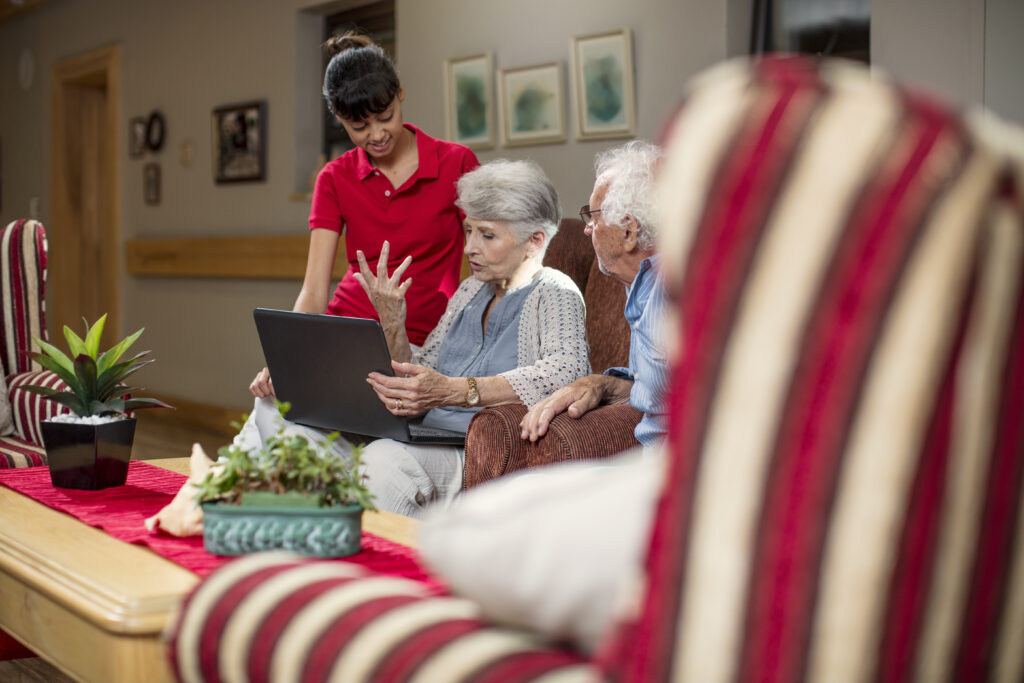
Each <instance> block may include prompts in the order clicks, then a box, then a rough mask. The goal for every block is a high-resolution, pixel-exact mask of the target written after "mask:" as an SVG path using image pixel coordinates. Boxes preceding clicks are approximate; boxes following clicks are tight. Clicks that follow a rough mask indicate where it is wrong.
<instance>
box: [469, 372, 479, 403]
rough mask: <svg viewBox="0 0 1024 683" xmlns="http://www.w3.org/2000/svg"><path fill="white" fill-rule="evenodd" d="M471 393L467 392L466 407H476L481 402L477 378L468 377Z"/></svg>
mask: <svg viewBox="0 0 1024 683" xmlns="http://www.w3.org/2000/svg"><path fill="white" fill-rule="evenodd" d="M466 381H467V382H469V391H467V392H466V405H469V406H475V405H476V404H477V403H479V402H480V392H479V391H477V390H476V377H467V378H466Z"/></svg>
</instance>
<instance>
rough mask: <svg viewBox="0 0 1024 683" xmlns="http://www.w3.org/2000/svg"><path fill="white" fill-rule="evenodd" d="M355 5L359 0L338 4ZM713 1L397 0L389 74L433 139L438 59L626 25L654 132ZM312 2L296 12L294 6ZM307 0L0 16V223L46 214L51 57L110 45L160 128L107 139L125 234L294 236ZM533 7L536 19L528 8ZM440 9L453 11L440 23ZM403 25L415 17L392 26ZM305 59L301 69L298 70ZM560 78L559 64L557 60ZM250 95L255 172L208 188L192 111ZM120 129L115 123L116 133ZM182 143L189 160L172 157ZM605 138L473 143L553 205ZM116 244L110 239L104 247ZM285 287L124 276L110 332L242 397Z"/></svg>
mask: <svg viewBox="0 0 1024 683" xmlns="http://www.w3.org/2000/svg"><path fill="white" fill-rule="evenodd" d="M345 4H348V5H353V4H359V0H353V1H351V2H347V3H337V2H335V3H332V7H338V6H339V5H345ZM719 4H720V3H719V2H718V0H684V1H679V0H641V1H639V2H635V3H629V4H626V3H621V2H617V1H615V0H564V1H562V2H559V3H551V2H542V1H540V0H517V1H516V2H511V1H508V0H398V2H397V3H396V8H397V9H396V14H397V20H398V26H399V28H398V46H397V51H398V55H399V61H400V71H401V77H402V80H403V84H404V86H405V89H406V103H407V104H406V109H405V112H406V117H407V118H408V119H409V120H410V121H413V122H415V123H416V124H418V125H420V126H421V127H422V128H424V129H425V130H426V131H427V132H429V133H431V134H434V135H438V136H443V135H444V118H443V109H442V96H441V91H442V83H443V81H442V73H443V72H442V63H443V60H444V59H445V58H447V57H450V56H455V55H460V54H468V53H473V52H478V51H482V50H490V51H492V52H493V53H494V54H495V58H496V65H497V66H498V67H502V66H520V65H526V64H532V63H537V62H545V61H553V60H560V61H562V62H567V60H568V52H569V36H571V35H575V34H583V33H589V32H595V31H602V30H607V29H613V28H618V27H621V26H629V27H630V28H632V30H633V32H634V39H635V45H636V66H637V70H638V78H637V96H638V133H639V134H640V135H641V136H644V137H652V136H655V135H656V134H657V130H658V125H659V123H660V121H661V120H662V118H663V117H664V116H665V114H666V113H667V112H668V111H669V110H670V109H671V108H672V106H673V104H674V103H675V101H676V100H677V99H678V96H679V93H680V88H681V84H682V82H683V81H684V79H685V78H686V77H687V76H689V75H691V74H693V73H695V72H696V71H698V70H700V69H701V68H703V67H705V66H707V65H709V64H711V63H713V62H715V61H717V60H719V59H721V58H723V57H724V56H725V54H726V49H725V41H726V36H725V13H724V9H720V8H719ZM306 8H311V9H310V12H308V13H307V12H302V11H300V10H304V9H306ZM315 12H316V3H315V2H311V1H310V0H291V1H288V2H284V1H281V0H218V1H217V2H208V1H205V0H180V1H179V2H175V3H150V2H137V1H136V0H53V1H52V2H50V3H49V4H47V5H45V6H44V7H43V8H41V9H39V10H36V11H34V12H31V13H29V14H27V15H24V16H22V17H19V18H17V19H15V20H12V21H10V22H7V23H4V24H0V64H2V69H0V142H2V154H3V156H2V159H3V180H4V187H3V207H2V212H0V220H2V221H3V222H4V223H6V222H7V221H9V220H12V219H14V218H16V217H19V216H23V215H27V213H28V205H29V200H30V198H31V197H39V198H40V199H41V216H40V218H41V219H42V220H43V221H44V223H45V222H46V221H47V219H48V218H49V201H50V200H49V188H48V186H49V177H50V160H49V159H50V148H49V133H48V131H49V125H50V111H49V101H50V78H49V74H50V71H51V69H52V66H53V64H54V62H55V61H56V60H58V59H60V58H63V57H67V56H73V55H77V54H80V53H82V52H85V51H88V50H91V49H95V48H98V47H102V46H105V45H109V44H112V43H119V44H120V45H121V48H122V59H123V64H122V67H123V78H122V84H121V92H122V100H123V101H122V102H121V104H120V112H121V117H122V128H125V129H126V128H127V121H128V119H129V118H130V117H132V116H144V115H146V114H148V113H149V112H150V111H152V110H153V109H160V110H161V111H162V112H163V113H164V116H165V118H166V121H167V139H166V144H165V147H164V149H163V151H162V152H161V153H160V154H158V155H150V154H147V156H146V158H145V159H142V160H135V159H129V158H128V153H127V149H126V147H125V146H124V145H122V147H121V151H120V155H119V156H120V167H121V178H120V182H121V184H122V198H123V199H122V203H123V206H122V212H121V213H122V220H123V226H122V230H123V234H124V237H125V238H126V239H131V238H155V237H185V236H203V235H244V234H271V233H284V232H289V231H299V232H301V231H304V230H305V219H306V213H307V210H308V205H307V204H304V203H302V202H293V201H289V199H288V195H289V194H290V193H292V192H293V191H295V190H296V189H299V188H300V187H301V182H302V180H303V179H304V178H305V177H306V176H307V175H308V173H309V171H310V170H311V164H312V162H313V158H314V157H315V149H316V145H317V141H318V139H319V128H318V126H319V121H320V119H319V111H320V109H319V108H320V107H321V104H320V100H319V95H318V83H317V80H318V78H317V77H316V75H315V73H314V74H313V75H312V76H311V75H310V74H311V72H310V70H309V68H308V66H309V65H310V64H313V65H316V64H317V63H318V59H319V57H318V54H319V53H318V46H317V41H318V39H319V30H320V28H319V26H320V23H319V19H318V18H317V16H316V14H315ZM538 17H542V18H543V19H542V20H538ZM456 19H457V20H456ZM403 27H415V28H414V29H405V30H403ZM26 47H28V48H31V49H32V50H33V52H34V54H35V58H36V72H37V73H36V80H35V83H34V84H33V86H32V87H31V89H30V90H28V91H23V90H21V89H19V88H18V86H17V83H16V79H15V73H16V64H17V58H18V54H19V53H20V52H21V50H22V49H23V48H26ZM314 68H315V66H314ZM566 75H568V72H566ZM252 99H266V100H267V101H268V105H269V115H268V118H269V123H270V130H269V150H268V160H269V175H268V179H267V182H265V183H259V184H243V185H236V186H216V185H214V184H213V182H212V180H211V174H210V142H209V115H210V110H211V109H212V108H214V107H216V106H219V105H223V104H228V103H232V102H241V101H246V100H252ZM125 136H126V138H127V133H125ZM186 140H190V141H192V143H193V144H194V149H195V161H194V163H193V165H192V166H190V167H184V166H182V165H181V164H180V163H179V148H180V146H181V144H182V143H183V142H184V141H186ZM608 144H613V143H607V142H605V143H597V142H589V143H576V142H573V141H570V142H568V143H566V144H561V145H550V146H545V147H527V148H515V149H508V150H506V149H498V150H496V151H494V152H490V153H485V154H481V157H482V158H484V159H487V158H493V157H496V156H509V157H515V158H520V157H532V158H534V159H536V160H537V161H538V162H540V163H541V164H542V165H544V167H545V168H546V169H547V170H548V172H549V173H550V174H551V176H552V178H553V180H554V182H555V184H556V187H557V188H558V190H559V193H560V194H561V196H562V199H563V206H564V208H565V210H566V211H567V212H570V211H572V210H573V209H574V208H575V207H577V206H578V205H579V204H581V203H583V202H585V201H586V199H587V195H589V191H590V183H591V168H592V158H593V155H594V153H595V152H596V151H597V150H599V149H601V148H603V147H605V146H606V145H608ZM151 160H155V161H158V162H159V163H160V164H161V167H162V172H163V201H162V203H161V205H160V206H158V207H150V206H146V205H145V204H144V203H143V200H142V166H143V164H144V163H145V162H146V161H151ZM112 248H116V249H118V250H119V251H121V247H120V245H114V246H113V247H112ZM298 287H299V282H297V281H294V282H257V281H227V280H214V279H188V280H180V279H170V278H136V277H129V276H123V277H122V280H121V291H122V321H123V322H122V327H123V330H122V331H123V332H124V333H127V332H129V331H132V330H134V329H136V328H138V327H142V326H145V327H146V333H145V334H144V336H143V338H142V342H141V345H142V346H143V348H151V349H152V350H153V356H154V357H155V358H156V359H157V362H156V363H155V364H153V365H152V366H150V367H148V368H147V369H146V370H145V371H143V373H141V377H140V382H141V383H142V384H144V385H145V386H147V387H149V388H150V389H152V390H156V391H159V392H163V393H165V394H168V395H175V396H184V397H186V398H190V399H192V400H197V401H203V402H208V403H213V404H218V405H224V406H228V407H234V408H239V409H244V408H245V407H246V406H247V404H248V403H249V399H248V398H247V397H248V393H247V390H246V387H247V385H248V383H249V381H250V380H251V378H252V375H253V374H254V373H255V371H256V370H257V369H259V367H260V366H261V364H262V359H261V355H260V352H259V345H258V342H257V341H256V339H255V333H254V330H253V327H252V322H251V311H252V309H253V308H254V307H255V306H259V305H262V306H270V307H278V308H290V307H291V305H292V303H293V301H294V298H295V295H296V294H297V293H298Z"/></svg>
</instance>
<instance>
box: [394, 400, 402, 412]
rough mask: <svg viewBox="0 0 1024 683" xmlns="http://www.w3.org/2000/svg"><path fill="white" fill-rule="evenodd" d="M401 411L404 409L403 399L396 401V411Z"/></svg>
mask: <svg viewBox="0 0 1024 683" xmlns="http://www.w3.org/2000/svg"><path fill="white" fill-rule="evenodd" d="M401 409H402V399H397V400H396V401H395V410H401Z"/></svg>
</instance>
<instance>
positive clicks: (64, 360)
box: [24, 314, 171, 489]
mask: <svg viewBox="0 0 1024 683" xmlns="http://www.w3.org/2000/svg"><path fill="white" fill-rule="evenodd" d="M106 320H107V316H106V314H104V315H103V316H102V317H100V319H99V320H97V321H96V322H95V324H93V325H91V326H90V325H89V321H87V320H86V321H85V338H84V339H83V338H82V337H79V336H78V335H77V334H75V333H74V332H73V331H72V330H71V328H69V327H67V326H66V325H65V326H64V339H65V340H67V343H68V349H69V351H70V352H71V353H70V355H68V354H65V353H64V352H63V351H61V350H60V349H58V348H57V347H55V346H53V345H52V344H48V343H47V342H45V341H43V340H42V339H39V338H36V340H35V341H36V344H38V345H39V348H40V349H41V353H33V354H32V358H33V359H34V360H35V361H36V362H38V363H39V364H40V365H42V366H43V367H44V368H46V369H47V370H50V371H52V372H54V373H56V374H57V376H58V377H60V378H61V379H62V380H63V381H64V383H65V384H66V385H67V386H68V388H67V389H66V390H61V389H52V388H49V387H41V386H35V385H26V386H25V387H24V388H25V389H27V390H28V391H33V392H35V393H37V394H41V395H43V396H45V397H46V398H48V399H50V400H51V401H56V402H57V403H60V404H63V405H65V406H67V407H68V408H70V409H71V413H69V414H65V415H57V416H56V417H54V418H52V419H50V420H43V422H42V423H41V427H42V432H43V445H44V446H45V447H46V459H47V462H48V464H49V467H50V478H51V480H52V481H53V485H54V486H59V487H61V488H71V489H103V488H108V487H111V486H121V485H122V484H124V482H125V478H126V477H127V476H128V462H129V461H130V460H131V455H132V442H133V441H134V438H135V418H134V417H128V416H127V415H126V414H125V413H126V411H130V410H136V409H138V408H153V407H163V408H170V407H171V406H169V405H167V404H166V403H164V402H162V401H158V400H157V399H155V398H125V396H126V395H127V394H130V393H131V392H133V391H139V390H140V389H139V388H138V387H130V386H128V385H126V384H125V383H124V380H125V379H126V378H128V377H129V376H130V375H132V374H134V373H136V372H138V371H139V370H140V369H141V368H143V367H145V366H146V365H149V364H150V363H152V362H153V361H152V360H142V358H143V357H145V356H146V355H148V354H149V351H142V352H141V353H138V354H136V355H135V356H134V357H132V358H130V359H128V360H121V358H122V357H123V356H124V354H125V352H126V351H127V350H128V348H129V347H130V346H131V345H132V344H134V343H135V341H136V340H137V339H138V338H139V336H140V335H141V334H142V329H140V330H139V331H137V332H135V333H134V334H132V335H129V336H128V337H126V338H124V339H123V340H122V341H121V342H119V343H118V344H115V345H114V346H113V347H112V348H110V349H108V350H107V351H104V352H103V353H102V354H101V353H99V344H100V335H102V334H103V325H104V324H105V323H106ZM143 329H145V328H143Z"/></svg>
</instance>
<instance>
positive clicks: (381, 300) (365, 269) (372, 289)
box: [354, 240, 412, 329]
mask: <svg viewBox="0 0 1024 683" xmlns="http://www.w3.org/2000/svg"><path fill="white" fill-rule="evenodd" d="M390 250H391V245H390V244H388V242H387V241H386V240H385V241H384V245H383V246H382V247H381V249H380V258H378V259H377V277H374V276H373V273H371V272H370V266H369V264H368V263H367V262H366V255H365V254H363V252H362V251H356V258H357V259H358V260H359V272H358V273H355V274H354V277H355V279H356V281H357V282H358V283H359V284H360V285H362V287H363V291H365V292H366V296H368V297H370V303H372V304H373V307H374V308H375V309H377V315H378V316H380V322H381V325H382V326H383V327H384V328H385V329H388V328H391V329H395V328H404V327H405V293H406V291H408V289H409V286H410V285H411V284H412V278H409V279H407V280H406V281H405V282H402V275H403V274H404V273H405V269H406V268H408V267H409V264H410V263H412V256H406V257H405V260H404V261H402V262H401V263H400V264H399V265H398V267H397V268H395V272H394V273H392V274H391V277H388V254H389V252H390Z"/></svg>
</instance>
